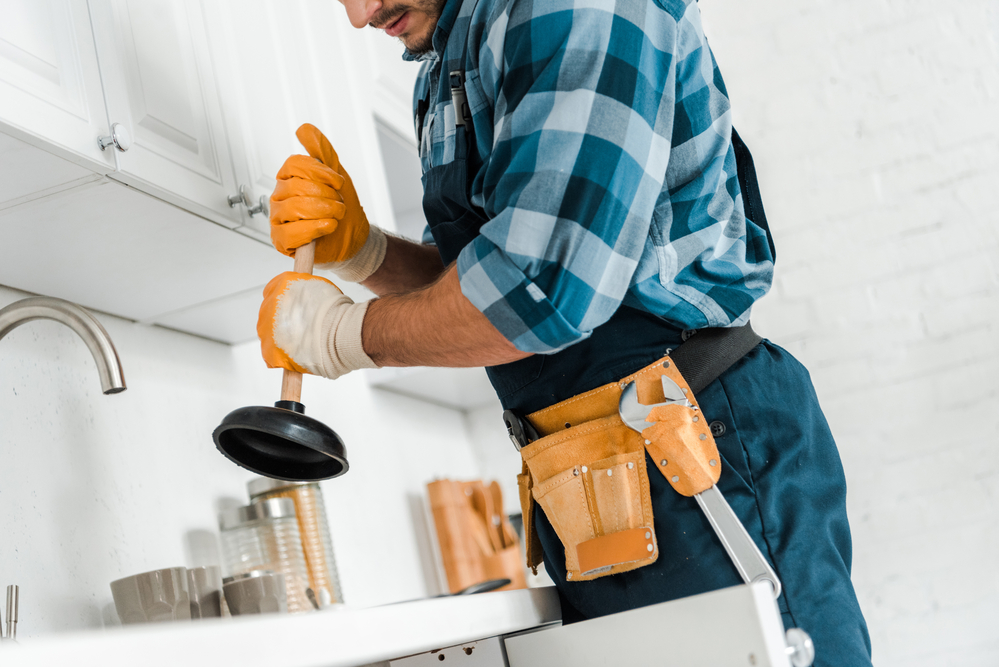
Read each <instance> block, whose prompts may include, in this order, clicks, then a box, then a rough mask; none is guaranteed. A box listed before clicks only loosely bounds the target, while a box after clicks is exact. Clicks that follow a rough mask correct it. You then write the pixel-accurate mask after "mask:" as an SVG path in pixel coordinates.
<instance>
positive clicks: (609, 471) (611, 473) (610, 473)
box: [607, 469, 614, 477]
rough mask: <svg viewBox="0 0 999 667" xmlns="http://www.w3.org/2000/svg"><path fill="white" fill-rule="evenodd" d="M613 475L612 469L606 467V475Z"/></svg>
mask: <svg viewBox="0 0 999 667" xmlns="http://www.w3.org/2000/svg"><path fill="white" fill-rule="evenodd" d="M613 475H614V471H613V470H610V469H608V470H607V476H608V477H612V476H613Z"/></svg>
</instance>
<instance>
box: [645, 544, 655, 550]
mask: <svg viewBox="0 0 999 667" xmlns="http://www.w3.org/2000/svg"><path fill="white" fill-rule="evenodd" d="M647 548H648V550H649V551H652V550H653V549H655V547H653V546H652V545H651V544H650V545H648V547H647Z"/></svg>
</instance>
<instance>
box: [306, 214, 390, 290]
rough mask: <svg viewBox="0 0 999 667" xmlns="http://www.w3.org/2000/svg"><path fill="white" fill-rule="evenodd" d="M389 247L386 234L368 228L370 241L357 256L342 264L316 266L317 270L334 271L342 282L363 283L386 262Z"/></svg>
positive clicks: (333, 263) (371, 226)
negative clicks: (386, 251) (386, 250)
mask: <svg viewBox="0 0 999 667" xmlns="http://www.w3.org/2000/svg"><path fill="white" fill-rule="evenodd" d="M387 247H388V238H387V237H386V236H385V232H383V231H382V230H381V228H379V227H378V226H376V225H370V226H369V227H368V239H367V240H366V241H365V242H364V245H363V246H361V249H360V250H358V251H357V254H356V255H354V256H353V257H351V258H350V259H345V260H343V261H342V262H327V263H325V264H316V268H317V269H325V270H327V271H332V272H333V273H335V274H336V276H337V277H338V278H339V279H340V280H346V281H347V282H351V283H359V282H363V281H364V280H365V279H367V277H368V276H370V275H371V274H372V273H374V272H375V271H377V270H378V267H379V266H381V265H382V262H384V261H385V249H386V248H387Z"/></svg>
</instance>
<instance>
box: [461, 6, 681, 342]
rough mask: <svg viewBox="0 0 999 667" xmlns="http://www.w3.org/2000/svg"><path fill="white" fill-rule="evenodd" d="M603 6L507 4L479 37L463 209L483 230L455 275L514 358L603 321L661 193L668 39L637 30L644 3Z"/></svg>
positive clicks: (669, 117)
mask: <svg viewBox="0 0 999 667" xmlns="http://www.w3.org/2000/svg"><path fill="white" fill-rule="evenodd" d="M605 4H606V5H607V8H601V7H600V6H599V5H601V3H599V2H598V3H593V2H586V3H574V2H571V1H565V2H557V3H554V6H549V7H546V10H545V13H544V15H543V16H535V15H531V12H532V11H538V9H537V6H536V5H537V3H533V5H532V3H529V2H516V1H515V2H513V3H511V4H510V5H509V6H508V7H507V9H506V12H505V14H503V15H501V16H499V17H496V18H494V20H493V22H492V23H491V25H490V26H489V28H488V29H487V30H484V31H483V36H482V45H481V49H480V52H479V71H478V77H477V83H478V84H479V85H480V86H481V88H482V91H481V94H482V95H483V96H485V97H486V98H488V99H489V101H490V108H491V109H492V116H491V119H490V120H491V123H492V125H491V128H490V129H491V134H492V136H491V139H492V141H491V147H490V150H489V151H488V156H486V157H485V159H484V164H483V166H482V169H481V170H480V171H479V173H478V174H477V175H476V179H475V183H474V185H473V200H478V201H479V202H481V206H482V207H483V209H484V211H485V213H486V216H487V218H488V222H487V223H486V224H485V225H483V227H482V228H481V230H480V233H479V235H478V236H477V237H476V238H475V239H474V240H473V241H472V242H471V243H470V244H469V245H467V246H466V247H465V248H464V249H463V250H462V252H461V254H460V255H459V257H458V262H457V264H458V272H459V276H460V279H461V287H462V292H463V294H464V295H465V296H466V297H467V298H468V299H469V300H470V301H471V302H472V303H473V304H474V305H475V306H476V307H477V308H478V309H479V310H481V311H482V312H483V313H484V314H485V315H486V316H487V317H488V318H489V320H490V321H491V322H492V323H493V325H494V326H496V328H497V329H499V331H500V332H501V333H503V335H504V336H505V337H506V338H507V339H509V340H510V341H511V342H512V343H513V344H514V345H515V346H516V347H517V348H518V349H520V350H523V351H525V352H534V353H543V354H544V353H553V352H557V351H559V350H561V349H563V348H565V347H567V346H569V345H572V344H573V343H576V342H578V341H580V340H583V339H585V338H587V337H588V336H589V335H590V333H591V332H592V331H593V329H594V328H596V327H597V326H599V325H601V324H603V323H604V322H606V321H607V320H608V319H609V318H610V317H611V316H612V315H613V314H614V312H615V311H616V310H617V309H618V307H619V306H620V305H621V302H622V300H623V299H624V297H625V294H626V293H627V291H628V289H629V286H630V285H631V284H632V280H633V277H634V274H635V268H636V266H637V265H638V261H639V258H640V257H641V255H642V252H643V247H644V245H645V241H646V238H647V237H648V233H649V225H650V221H651V219H652V214H653V210H654V208H655V206H656V201H657V198H658V197H659V195H660V192H661V190H662V187H663V179H664V177H665V173H666V166H667V160H668V158H669V153H670V144H669V141H670V137H671V134H672V124H673V106H674V102H675V100H674V93H673V89H674V86H673V84H674V81H675V76H676V71H675V65H674V56H673V52H672V48H673V41H672V39H671V37H670V36H669V35H668V34H663V33H662V31H661V30H659V29H658V28H657V30H656V31H655V32H653V31H648V32H649V34H651V35H653V37H650V36H649V35H647V34H646V32H647V31H646V30H644V29H643V26H644V24H645V22H646V21H647V20H650V17H649V16H648V15H647V13H648V12H650V10H649V9H648V7H646V6H645V3H618V4H617V6H616V7H615V5H614V3H611V2H607V3H605ZM631 5H638V7H635V6H631ZM629 11H631V12H635V14H634V15H629V14H628V12H629ZM653 40H655V41H653ZM483 117H484V116H483ZM476 121H477V122H478V119H476ZM476 136H477V138H478V139H479V140H480V141H481V136H482V135H481V134H480V133H479V132H477V133H476Z"/></svg>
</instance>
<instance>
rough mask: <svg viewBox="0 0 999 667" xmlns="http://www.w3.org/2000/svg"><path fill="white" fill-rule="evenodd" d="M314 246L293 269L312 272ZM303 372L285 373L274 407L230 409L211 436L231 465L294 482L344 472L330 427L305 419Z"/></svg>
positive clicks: (300, 252)
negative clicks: (279, 398) (302, 399)
mask: <svg viewBox="0 0 999 667" xmlns="http://www.w3.org/2000/svg"><path fill="white" fill-rule="evenodd" d="M315 255H316V247H315V243H314V242H313V243H310V244H308V245H305V246H302V247H301V248H298V249H297V250H296V251H295V271H296V272H298V273H312V264H313V263H314V261H315ZM301 397H302V374H301V373H296V372H295V371H289V370H286V371H285V372H284V378H283V379H282V382H281V400H280V401H278V402H277V403H275V404H274V407H273V408H269V407H266V406H256V407H246V408H238V409H236V410H233V411H232V412H230V413H229V414H227V415H226V416H225V419H223V420H222V423H221V424H219V426H218V428H216V429H215V432H214V433H212V438H213V439H214V440H215V446H216V447H218V450H219V451H220V452H222V454H223V455H224V456H225V457H226V458H227V459H229V460H230V461H232V462H234V463H236V464H237V465H240V466H242V467H244V468H246V469H247V470H251V471H253V472H255V473H257V474H259V475H264V476H265V477H272V478H274V479H283V480H288V481H293V482H298V481H317V480H321V479H330V478H331V477H339V476H340V475H342V474H344V473H345V472H347V467H348V466H347V448H346V447H344V444H343V440H341V439H340V436H338V435H337V434H336V433H335V432H334V431H333V429H331V428H330V427H328V426H326V425H325V424H323V423H321V422H319V421H317V420H315V419H313V418H311V417H307V416H306V415H305V406H304V405H302V403H301V402H300V401H301Z"/></svg>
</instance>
